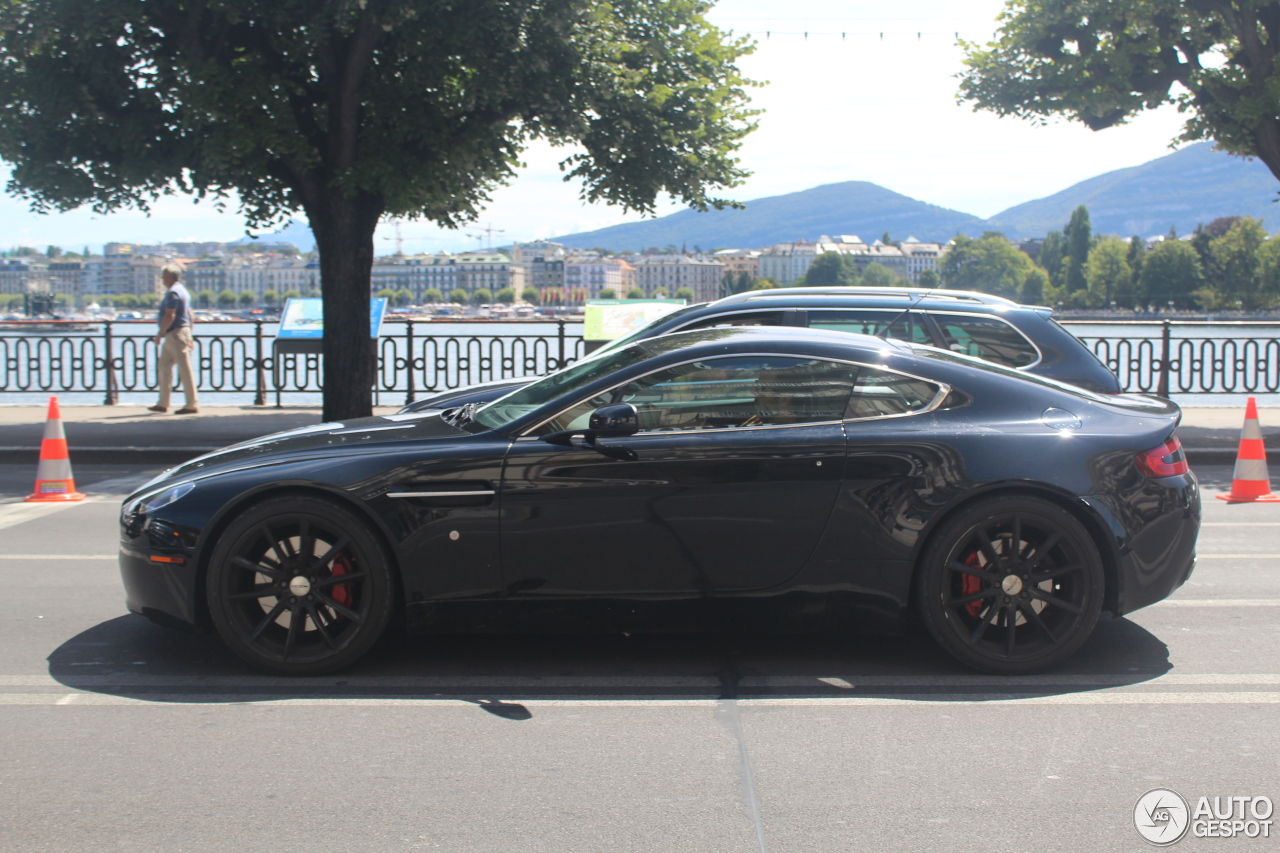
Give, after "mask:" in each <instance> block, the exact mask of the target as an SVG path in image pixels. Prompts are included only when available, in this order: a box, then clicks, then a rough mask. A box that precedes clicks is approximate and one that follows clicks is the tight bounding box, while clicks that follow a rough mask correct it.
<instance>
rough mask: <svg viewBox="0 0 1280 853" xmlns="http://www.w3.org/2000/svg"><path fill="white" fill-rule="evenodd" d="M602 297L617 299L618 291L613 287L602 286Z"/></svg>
mask: <svg viewBox="0 0 1280 853" xmlns="http://www.w3.org/2000/svg"><path fill="white" fill-rule="evenodd" d="M600 298H601V299H617V298H618V291H616V290H614V289H613V288H612V287H602V288H600Z"/></svg>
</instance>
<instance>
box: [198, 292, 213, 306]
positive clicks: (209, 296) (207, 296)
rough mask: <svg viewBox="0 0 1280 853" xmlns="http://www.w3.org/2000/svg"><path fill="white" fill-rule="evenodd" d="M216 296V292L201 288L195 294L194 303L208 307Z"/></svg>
mask: <svg viewBox="0 0 1280 853" xmlns="http://www.w3.org/2000/svg"><path fill="white" fill-rule="evenodd" d="M217 298H218V297H217V294H215V293H214V292H213V291H212V290H202V291H200V292H199V293H197V294H196V305H197V306H199V307H200V308H209V307H211V306H212V305H213V303H214V300H216V299H217Z"/></svg>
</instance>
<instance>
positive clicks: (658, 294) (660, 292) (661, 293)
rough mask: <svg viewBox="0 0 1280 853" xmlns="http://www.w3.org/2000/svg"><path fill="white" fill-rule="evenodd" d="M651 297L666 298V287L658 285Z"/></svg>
mask: <svg viewBox="0 0 1280 853" xmlns="http://www.w3.org/2000/svg"><path fill="white" fill-rule="evenodd" d="M653 298H654V299H666V298H667V291H666V289H665V288H662V287H659V288H658V289H657V290H655V291H654V292H653Z"/></svg>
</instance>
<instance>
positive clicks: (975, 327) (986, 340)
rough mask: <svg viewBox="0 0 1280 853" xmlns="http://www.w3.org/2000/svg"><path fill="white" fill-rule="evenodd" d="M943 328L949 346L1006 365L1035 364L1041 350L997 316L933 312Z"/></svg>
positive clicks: (953, 350)
mask: <svg viewBox="0 0 1280 853" xmlns="http://www.w3.org/2000/svg"><path fill="white" fill-rule="evenodd" d="M933 319H935V320H937V321H938V326H939V327H940V328H941V329H942V338H943V340H944V341H945V342H946V345H947V348H948V349H950V350H951V351H952V352H958V353H960V354H962V355H971V356H974V357H976V358H981V359H984V360H986V361H990V362H994V363H995V364H1000V365H1004V366H1005V367H1024V366H1026V365H1028V364H1033V363H1034V362H1035V361H1036V360H1037V359H1038V358H1040V353H1039V352H1037V351H1036V348H1035V347H1034V346H1032V345H1031V342H1030V341H1028V340H1027V339H1026V338H1024V337H1023V336H1022V333H1021V332H1019V331H1018V330H1017V329H1015V328H1014V327H1013V326H1010V325H1009V324H1008V323H1006V322H1005V321H1004V320H997V319H996V318H995V317H961V316H956V315H954V314H938V313H935V314H934V315H933Z"/></svg>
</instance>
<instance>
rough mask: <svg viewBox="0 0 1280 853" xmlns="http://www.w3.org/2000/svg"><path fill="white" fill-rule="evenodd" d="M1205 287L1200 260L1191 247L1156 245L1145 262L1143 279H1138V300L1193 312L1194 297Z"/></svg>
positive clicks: (1179, 242) (1176, 243)
mask: <svg viewBox="0 0 1280 853" xmlns="http://www.w3.org/2000/svg"><path fill="white" fill-rule="evenodd" d="M1203 285H1204V274H1203V273H1202V272H1201V270H1200V258H1199V257H1198V256H1197V255H1196V250H1195V249H1194V248H1192V247H1191V245H1190V244H1188V243H1185V242H1183V241H1182V240H1165V241H1163V242H1161V243H1157V244H1156V246H1155V248H1153V249H1152V250H1151V251H1150V252H1148V253H1147V256H1146V258H1144V259H1143V261H1142V277H1141V278H1139V279H1138V291H1139V294H1138V295H1139V299H1140V300H1142V301H1144V302H1146V303H1148V304H1153V305H1158V306H1161V307H1163V306H1165V305H1168V304H1169V303H1173V305H1174V307H1176V308H1190V307H1191V301H1192V294H1193V293H1195V292H1196V291H1197V290H1199V289H1200V288H1201V287H1202V286H1203Z"/></svg>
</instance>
